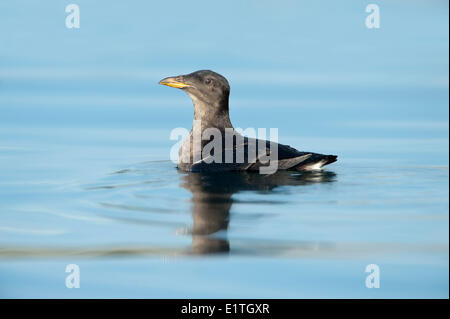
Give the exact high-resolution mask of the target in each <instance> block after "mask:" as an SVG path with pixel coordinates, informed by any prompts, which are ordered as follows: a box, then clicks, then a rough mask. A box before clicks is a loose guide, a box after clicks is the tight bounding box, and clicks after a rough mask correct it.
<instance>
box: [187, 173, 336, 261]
mask: <svg viewBox="0 0 450 319" xmlns="http://www.w3.org/2000/svg"><path fill="white" fill-rule="evenodd" d="M335 179H336V174H335V173H333V172H329V171H311V172H302V173H292V172H286V171H279V172H277V173H275V174H273V175H261V174H259V173H255V172H245V173H243V172H221V173H189V174H186V175H184V176H182V178H181V180H182V182H181V187H183V188H185V189H187V190H189V191H190V192H191V193H192V199H191V201H192V217H193V227H192V230H191V233H192V250H193V253H194V254H212V253H228V252H229V251H230V243H229V241H228V239H227V237H226V231H227V229H228V223H229V219H230V209H231V207H232V205H233V201H234V200H233V195H234V194H236V193H238V192H242V191H257V192H261V193H270V192H272V191H273V190H275V189H276V188H277V187H280V186H288V185H289V186H302V185H308V184H312V183H328V182H333V181H334V180H335ZM219 235H221V236H219Z"/></svg>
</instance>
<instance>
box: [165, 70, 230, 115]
mask: <svg viewBox="0 0 450 319" xmlns="http://www.w3.org/2000/svg"><path fill="white" fill-rule="evenodd" d="M159 84H162V85H167V86H170V87H174V88H178V89H182V90H183V91H185V92H186V93H187V94H189V96H190V97H191V99H192V101H193V102H194V108H195V112H198V113H202V114H205V113H209V114H214V113H218V112H226V113H228V97H229V95H230V85H229V84H228V81H227V79H225V77H223V76H222V75H220V74H218V73H216V72H213V71H209V70H201V71H196V72H193V73H190V74H186V75H179V76H174V77H168V78H165V79H162V80H161V81H159Z"/></svg>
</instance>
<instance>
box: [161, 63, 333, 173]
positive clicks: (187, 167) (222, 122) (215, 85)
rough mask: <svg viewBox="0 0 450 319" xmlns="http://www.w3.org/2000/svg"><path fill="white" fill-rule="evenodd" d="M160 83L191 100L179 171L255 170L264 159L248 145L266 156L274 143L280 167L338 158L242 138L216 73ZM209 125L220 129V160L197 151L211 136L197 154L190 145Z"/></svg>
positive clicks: (308, 165)
mask: <svg viewBox="0 0 450 319" xmlns="http://www.w3.org/2000/svg"><path fill="white" fill-rule="evenodd" d="M159 84H163V85H167V86H171V87H175V88H179V89H182V90H183V91H185V92H186V93H187V94H188V95H189V96H190V97H191V99H192V101H193V103H194V125H193V128H192V130H191V134H190V136H189V137H188V138H186V140H185V141H184V142H183V145H182V147H181V148H180V152H179V160H178V168H179V169H181V170H184V171H194V172H203V171H231V170H257V169H259V168H260V167H261V166H264V165H265V164H261V162H260V161H263V159H262V158H263V157H261V154H262V153H260V151H258V154H259V155H258V156H256V158H255V157H254V156H252V155H251V154H253V153H252V152H251V151H250V150H254V148H249V147H250V146H253V145H256V149H257V150H259V148H261V147H262V149H264V148H265V150H266V154H267V155H268V154H270V149H272V150H273V147H274V146H277V147H278V156H277V159H278V160H277V164H278V169H280V170H297V171H301V170H311V169H319V168H321V167H322V166H324V165H327V164H330V163H333V162H335V161H336V160H337V156H336V155H323V154H317V153H312V152H300V151H298V150H296V149H294V148H292V147H290V146H288V145H283V144H277V143H273V142H269V141H265V140H256V139H252V138H247V137H243V136H242V135H240V134H239V133H237V132H236V131H234V129H233V125H232V124H231V121H230V117H229V111H228V107H229V105H228V98H229V95H230V86H229V84H228V81H227V79H226V78H225V77H223V76H222V75H220V74H218V73H215V72H213V71H209V70H202V71H197V72H193V73H190V74H187V75H180V76H177V77H168V78H165V79H163V80H161V81H160V82H159ZM208 128H215V129H217V130H219V131H220V133H221V136H222V155H221V156H222V161H221V162H219V163H216V162H210V161H208V160H206V158H205V157H204V156H203V157H202V156H201V155H199V154H197V153H201V150H203V147H204V146H205V145H207V144H208V143H209V142H210V141H211V140H212V137H210V139H209V140H208V139H207V140H202V141H201V148H199V149H197V153H194V151H195V149H196V148H195V147H193V144H192V143H193V136H194V132H201V133H203V132H204V131H205V130H206V129H208ZM227 129H228V130H227ZM230 129H231V131H232V134H233V135H235V136H236V137H235V140H233V146H232V148H233V153H234V155H233V161H232V162H231V163H230V162H226V161H225V151H226V146H225V145H226V144H225V136H226V135H227V134H230ZM261 144H262V145H261ZM236 150H241V151H243V153H244V157H245V160H244V161H243V163H242V162H241V161H237V160H236V158H237V154H236V153H237V151H236ZM214 151H215V150H214ZM196 155H197V156H196ZM211 155H214V154H211ZM195 159H200V160H195Z"/></svg>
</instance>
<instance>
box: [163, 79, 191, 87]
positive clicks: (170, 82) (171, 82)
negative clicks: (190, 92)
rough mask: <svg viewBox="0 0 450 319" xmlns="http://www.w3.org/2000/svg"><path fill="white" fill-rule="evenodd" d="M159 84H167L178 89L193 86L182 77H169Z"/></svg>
mask: <svg viewBox="0 0 450 319" xmlns="http://www.w3.org/2000/svg"><path fill="white" fill-rule="evenodd" d="M159 84H162V85H167V86H170V87H173V88H177V89H182V88H185V87H189V86H191V85H189V84H186V83H183V82H182V80H181V78H180V77H168V78H165V79H162V80H161V81H159Z"/></svg>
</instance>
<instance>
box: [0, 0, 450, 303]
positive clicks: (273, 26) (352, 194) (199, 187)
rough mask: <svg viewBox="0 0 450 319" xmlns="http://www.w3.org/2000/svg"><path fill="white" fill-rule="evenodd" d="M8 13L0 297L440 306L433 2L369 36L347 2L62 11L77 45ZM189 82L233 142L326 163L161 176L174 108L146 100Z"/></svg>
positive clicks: (389, 15)
mask: <svg viewBox="0 0 450 319" xmlns="http://www.w3.org/2000/svg"><path fill="white" fill-rule="evenodd" d="M15 3H16V2H2V3H1V4H0V17H1V19H0V41H1V43H2V44H1V45H0V57H1V58H0V297H7V298H16V297H63V298H70V297H77V298H78V297H80V298H83V297H85V298H90V297H102V298H107V297H137V298H145V297H149V298H152V297H154V298H166V297H167V298H171V297H180V298H208V297H210V298H215V297H236V298H245V297H247V298H248V297H253V298H255V297H263V298H264V297H265V298H271V297H274V298H283V297H284V298H303V297H305V298H316V297H317V298H345V297H353V298H390V297H398V298H405V297H425V298H429V297H438V298H448V289H449V278H448V270H449V259H448V256H449V255H448V248H449V246H448V238H449V237H448V236H449V226H448V225H449V224H448V223H449V220H448V216H449V215H448V208H449V200H448V198H449V197H448V191H449V171H448V162H449V158H448V151H449V150H448V133H449V129H448V115H449V114H448V2H445V1H442V2H439V1H436V2H429V1H422V2H421V1H415V2H413V3H411V2H408V5H405V3H402V2H398V3H397V2H395V3H393V2H380V6H381V8H382V14H383V16H382V17H383V18H382V20H381V21H382V28H381V29H379V30H368V29H367V28H365V26H364V19H365V15H366V13H365V11H364V8H365V3H364V4H361V5H355V3H357V2H355V1H348V2H346V1H342V2H341V1H339V5H336V3H337V2H334V1H330V2H327V4H328V5H324V4H318V3H317V2H315V1H314V2H313V1H311V2H308V1H306V2H289V1H288V2H286V3H284V5H280V4H278V2H277V3H275V2H273V3H271V2H265V3H264V5H261V3H260V1H258V2H249V3H248V4H245V5H243V4H240V5H236V7H228V6H227V7H222V5H220V4H214V5H213V4H210V2H207V3H206V2H205V3H203V4H198V5H196V6H192V5H191V4H189V6H187V5H186V4H183V3H179V4H178V5H177V6H174V5H173V4H172V3H171V4H163V3H160V4H158V5H156V4H150V2H144V1H142V2H140V1H137V2H136V5H130V4H128V3H125V2H123V3H116V4H115V5H110V3H109V2H106V1H103V2H102V1H98V2H97V1H96V2H95V4H94V3H93V2H92V1H79V4H80V7H81V12H82V18H81V28H80V29H79V30H68V29H66V28H65V27H64V18H65V13H64V5H61V4H60V3H59V2H58V1H46V2H45V4H39V5H38V4H34V2H31V1H30V2H26V1H25V2H24V3H25V4H26V8H27V10H22V9H20V8H23V7H24V6H19V5H16V4H15ZM324 8H328V9H329V10H324ZM211 12H221V13H222V14H223V15H224V16H226V15H228V16H229V15H232V16H233V17H234V18H235V20H236V21H235V23H234V24H232V25H230V24H229V23H226V21H225V20H226V19H225V18H223V17H222V15H221V16H217V15H212V14H210V13H211ZM208 13H209V14H208ZM61 15H62V16H61ZM198 15H203V19H205V20H204V22H205V23H202V24H201V25H200V24H199V25H197V24H193V23H192V21H199V20H198V19H196V17H197V18H199V16H198ZM169 17H170V19H171V21H177V23H180V25H191V28H189V30H188V31H187V30H185V29H184V28H178V27H177V26H174V27H173V28H164V29H161V25H166V24H165V19H168V18H169ZM317 17H321V19H318V18H317ZM111 21H115V24H114V25H111ZM405 21H415V23H411V24H407V25H406V24H405ZM119 22H121V23H119ZM211 23H215V24H216V25H218V27H217V28H204V26H205V25H208V24H211ZM193 35H195V36H193ZM421 44H423V45H421ZM203 68H211V69H214V70H216V71H218V72H220V73H222V74H224V75H225V76H226V77H227V78H228V79H229V80H230V82H231V88H232V89H231V100H230V105H231V119H232V122H233V124H234V125H235V126H236V127H241V128H247V127H255V128H258V127H265V128H270V127H276V128H278V129H279V141H280V142H281V143H284V144H289V145H291V146H293V147H296V148H298V149H301V150H304V151H314V152H321V153H329V154H338V155H339V161H338V162H337V163H334V164H332V165H330V166H327V167H326V169H325V170H323V171H320V172H311V173H303V174H300V173H286V172H279V173H277V174H275V175H272V176H261V175H259V174H243V173H230V174H216V175H215V174H210V175H202V174H187V173H181V172H178V171H177V170H176V168H175V164H174V163H172V162H171V161H169V160H168V159H169V152H170V149H171V147H172V145H173V144H174V143H175V141H171V140H169V134H170V131H171V130H172V129H173V128H175V127H186V128H190V125H191V121H192V113H193V112H192V106H191V102H190V101H189V99H188V97H187V96H185V95H184V94H183V93H182V92H179V91H177V90H175V89H169V88H167V87H162V86H158V85H157V82H158V80H160V79H161V78H163V77H166V76H170V75H176V74H181V73H187V72H191V71H194V70H196V69H203ZM68 264H77V265H79V266H80V271H81V282H80V284H81V288H80V289H68V288H66V286H65V279H66V276H67V273H66V272H65V269H66V265H68ZM369 264H377V265H378V266H379V267H380V280H381V281H380V282H381V287H380V288H379V289H368V288H366V286H365V279H366V276H367V275H368V274H367V273H365V268H366V266H367V265H369Z"/></svg>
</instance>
